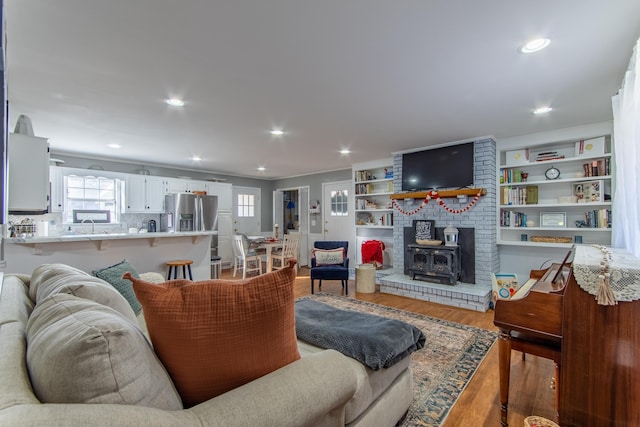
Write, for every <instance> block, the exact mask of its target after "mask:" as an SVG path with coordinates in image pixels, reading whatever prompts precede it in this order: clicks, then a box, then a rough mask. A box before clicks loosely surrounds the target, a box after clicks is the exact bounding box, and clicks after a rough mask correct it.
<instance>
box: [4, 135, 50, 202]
mask: <svg viewBox="0 0 640 427" xmlns="http://www.w3.org/2000/svg"><path fill="white" fill-rule="evenodd" d="M7 158H8V166H9V167H8V169H9V171H8V181H9V186H8V187H9V195H8V201H9V204H8V206H9V213H10V214H25V215H39V214H44V213H47V212H48V210H49V143H48V142H47V139H46V138H39V137H36V136H28V135H22V134H17V133H12V134H10V135H9V142H8V148H7Z"/></svg>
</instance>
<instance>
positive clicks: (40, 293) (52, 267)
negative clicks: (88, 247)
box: [29, 264, 136, 322]
mask: <svg viewBox="0 0 640 427" xmlns="http://www.w3.org/2000/svg"><path fill="white" fill-rule="evenodd" d="M58 293H65V294H71V295H75V296H77V297H79V298H84V299H88V300H91V301H95V302H97V303H99V304H102V305H106V306H108V307H111V308H113V309H114V310H116V311H118V312H119V313H120V314H122V315H123V316H125V317H126V318H127V319H129V320H131V321H134V322H135V321H136V315H135V313H134V312H133V310H132V309H131V306H130V305H129V303H128V302H127V300H126V299H124V297H123V296H122V294H120V292H118V291H117V290H116V289H115V288H114V287H113V286H111V285H110V284H108V283H107V282H105V281H104V280H102V279H99V278H97V277H94V276H91V275H90V274H89V273H86V272H84V271H82V270H78V269H77V268H74V267H71V266H68V265H65V264H43V265H40V266H38V267H36V268H35V270H33V274H32V275H31V281H30V283H29V296H30V297H31V299H32V300H33V302H35V303H36V304H37V303H39V302H41V301H43V300H45V299H46V298H48V297H49V296H50V295H54V294H58Z"/></svg>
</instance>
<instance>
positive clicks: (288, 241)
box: [271, 233, 300, 270]
mask: <svg viewBox="0 0 640 427" xmlns="http://www.w3.org/2000/svg"><path fill="white" fill-rule="evenodd" d="M299 246H300V234H293V233H291V234H285V235H284V238H283V240H282V247H280V248H278V249H274V250H273V251H271V260H272V261H271V269H272V270H280V269H281V268H284V267H286V266H288V265H289V263H288V262H287V261H288V260H290V259H295V260H296V261H297V260H298V247H299ZM296 266H297V268H298V269H299V268H300V267H299V266H300V263H296Z"/></svg>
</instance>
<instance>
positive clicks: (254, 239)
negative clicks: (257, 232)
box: [247, 236, 282, 273]
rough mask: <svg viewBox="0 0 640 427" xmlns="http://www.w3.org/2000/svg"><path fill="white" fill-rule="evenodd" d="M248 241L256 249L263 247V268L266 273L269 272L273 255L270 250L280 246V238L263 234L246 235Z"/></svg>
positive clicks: (271, 267)
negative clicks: (264, 261)
mask: <svg viewBox="0 0 640 427" xmlns="http://www.w3.org/2000/svg"><path fill="white" fill-rule="evenodd" d="M247 239H248V240H249V243H250V245H251V247H252V248H256V249H264V250H265V251H266V255H267V268H266V270H265V272H266V273H269V272H270V271H272V270H273V257H272V252H273V250H274V249H275V248H282V240H280V239H270V238H268V237H267V238H265V237H264V236H247Z"/></svg>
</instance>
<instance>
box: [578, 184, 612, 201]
mask: <svg viewBox="0 0 640 427" xmlns="http://www.w3.org/2000/svg"><path fill="white" fill-rule="evenodd" d="M603 186H604V181H603V180H601V179H598V180H595V181H584V182H581V183H578V184H573V194H574V195H575V196H576V197H577V198H578V203H593V202H603V201H604V193H603V190H604V187H603Z"/></svg>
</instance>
